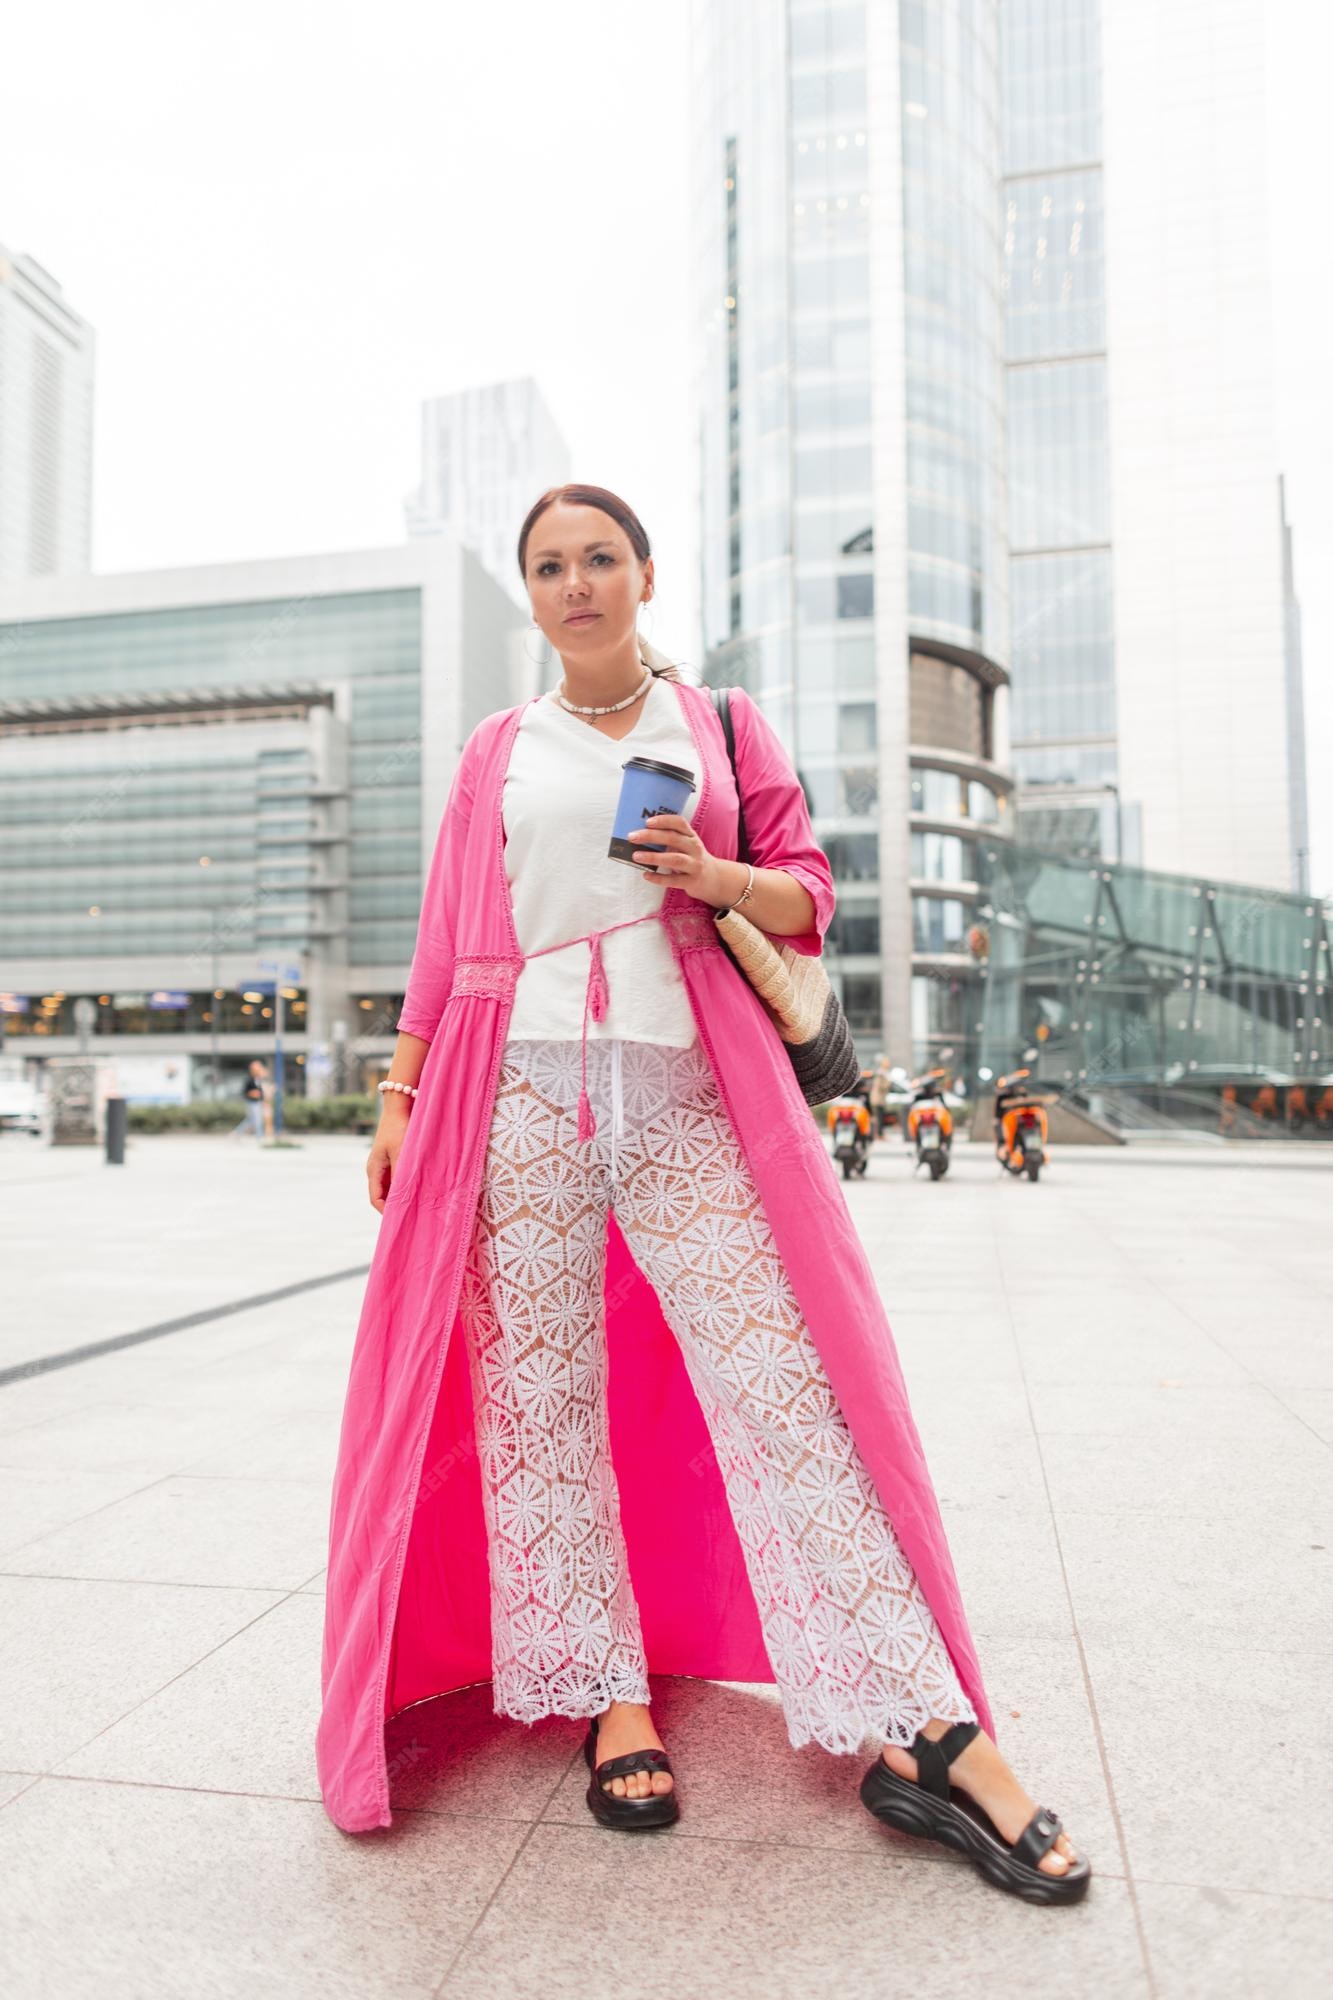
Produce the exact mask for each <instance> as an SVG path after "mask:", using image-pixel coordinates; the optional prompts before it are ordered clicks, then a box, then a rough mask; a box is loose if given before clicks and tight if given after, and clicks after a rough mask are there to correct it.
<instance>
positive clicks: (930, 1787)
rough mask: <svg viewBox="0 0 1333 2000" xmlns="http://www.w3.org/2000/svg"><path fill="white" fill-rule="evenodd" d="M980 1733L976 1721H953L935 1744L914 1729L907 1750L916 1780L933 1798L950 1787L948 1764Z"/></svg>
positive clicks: (945, 1795)
mask: <svg viewBox="0 0 1333 2000" xmlns="http://www.w3.org/2000/svg"><path fill="white" fill-rule="evenodd" d="M980 1732H981V1724H980V1723H979V1722H955V1723H954V1725H953V1727H952V1728H951V1729H946V1730H945V1732H944V1734H943V1736H941V1737H940V1739H939V1741H938V1743H933V1742H932V1741H931V1739H930V1738H929V1737H928V1736H925V1735H923V1734H922V1732H921V1731H920V1730H918V1731H917V1733H916V1739H915V1741H914V1742H913V1744H912V1749H911V1755H912V1756H913V1757H915V1758H916V1781H917V1783H918V1784H919V1785H921V1786H922V1787H923V1788H924V1789H925V1790H926V1791H928V1792H930V1793H931V1794H932V1795H933V1797H935V1798H937V1799H947V1798H948V1796H949V1790H950V1787H949V1766H950V1764H952V1762H953V1760H954V1758H955V1757H957V1756H959V1755H960V1754H961V1752H962V1751H964V1750H966V1748H967V1746H968V1744H969V1743H970V1742H971V1741H972V1738H973V1737H974V1736H977V1735H979V1734H980Z"/></svg>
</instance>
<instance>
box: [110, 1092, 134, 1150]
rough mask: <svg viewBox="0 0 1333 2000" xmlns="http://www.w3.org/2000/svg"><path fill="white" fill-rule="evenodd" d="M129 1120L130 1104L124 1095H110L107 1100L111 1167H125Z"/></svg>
mask: <svg viewBox="0 0 1333 2000" xmlns="http://www.w3.org/2000/svg"><path fill="white" fill-rule="evenodd" d="M128 1122H129V1106H128V1105H127V1104H126V1102H125V1099H124V1098H123V1097H108V1098H107V1100H106V1163H107V1165H108V1166H109V1167H123V1166H124V1164H125V1128H126V1126H127V1124H128Z"/></svg>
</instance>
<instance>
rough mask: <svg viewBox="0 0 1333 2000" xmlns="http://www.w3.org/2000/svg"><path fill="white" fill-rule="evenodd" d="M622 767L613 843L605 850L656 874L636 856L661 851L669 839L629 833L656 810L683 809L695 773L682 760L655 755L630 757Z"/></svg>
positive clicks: (614, 858)
mask: <svg viewBox="0 0 1333 2000" xmlns="http://www.w3.org/2000/svg"><path fill="white" fill-rule="evenodd" d="M621 769H622V770H623V772H624V773H625V775H624V777H623V778H622V779H621V781H620V803H619V805H618V806H617V807H616V817H615V824H614V825H613V826H612V828H611V845H610V846H609V847H608V848H607V850H606V851H607V853H608V854H609V855H610V856H611V859H612V860H613V861H628V862H629V864H630V867H631V868H637V869H638V870H639V873H640V874H641V875H642V874H644V873H645V872H647V873H649V874H653V873H655V872H656V871H655V870H652V869H649V870H647V871H645V870H644V868H643V866H642V864H641V863H640V862H637V861H636V860H635V859H634V856H635V854H636V853H641V852H642V851H643V849H644V848H648V849H650V850H651V852H652V853H654V854H661V853H662V852H663V851H664V849H665V847H666V842H665V841H661V840H630V839H629V838H628V836H629V835H630V834H631V833H632V832H633V830H634V828H635V827H638V826H642V825H643V823H644V821H645V820H649V819H651V818H652V817H653V815H654V814H655V813H683V812H684V810H685V801H686V800H687V799H688V798H689V795H690V793H691V792H692V791H693V790H694V773H693V771H687V770H685V769H684V768H683V767H682V766H681V765H679V764H661V763H659V762H658V760H657V758H656V757H628V758H626V760H625V762H624V763H623V764H622V765H621Z"/></svg>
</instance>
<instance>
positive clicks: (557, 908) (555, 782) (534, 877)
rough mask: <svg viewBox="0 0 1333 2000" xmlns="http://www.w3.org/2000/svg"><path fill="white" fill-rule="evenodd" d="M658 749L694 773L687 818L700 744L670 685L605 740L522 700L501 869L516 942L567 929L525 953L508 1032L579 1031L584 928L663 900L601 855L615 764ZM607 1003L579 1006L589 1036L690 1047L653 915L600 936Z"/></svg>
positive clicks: (658, 885)
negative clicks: (596, 1014) (629, 725)
mask: <svg viewBox="0 0 1333 2000" xmlns="http://www.w3.org/2000/svg"><path fill="white" fill-rule="evenodd" d="M627 757H655V758H658V759H660V760H661V761H662V762H664V763H668V764H679V765H682V766H683V767H684V768H685V769H686V770H689V771H693V772H694V774H695V790H694V791H693V792H691V793H690V795H689V797H688V799H687V800H686V803H685V806H684V809H683V811H684V817H685V818H686V819H691V818H693V815H694V808H695V805H696V803H697V801H698V797H699V792H698V785H699V782H700V777H701V774H700V771H699V753H698V751H697V750H696V749H695V745H694V738H693V737H692V736H691V734H690V729H689V724H688V723H687V721H686V719H685V714H684V710H683V708H682V705H681V698H680V696H679V694H678V693H677V692H676V689H675V686H674V684H673V683H672V682H670V681H667V680H663V679H661V678H657V679H655V680H654V681H653V684H652V686H651V687H650V688H649V689H648V692H647V694H646V695H645V696H644V697H643V701H642V704H641V706H640V709H639V719H638V721H637V722H636V723H635V725H634V727H633V729H632V730H631V731H630V733H629V735H628V736H623V737H622V738H621V739H620V741H619V742H614V741H613V740H612V739H611V738H610V737H609V736H603V735H602V733H601V731H600V730H597V729H593V728H591V727H590V726H589V724H588V723H586V722H584V721H582V720H581V719H580V718H579V717H578V716H577V715H571V714H570V713H569V712H568V710H567V709H564V708H562V707H561V706H560V704H559V702H558V701H557V700H556V699H555V696H554V694H551V693H547V694H544V695H542V696H541V697H540V698H539V699H538V700H536V701H530V702H528V703H527V705H526V706H525V708H524V710H523V714H522V717H521V719H520V722H519V726H518V730H517V732H516V734H515V737H514V742H513V747H512V749H511V751H510V756H509V762H508V765H507V767H506V770H505V779H504V787H503V791H502V794H501V816H502V819H503V823H504V829H505V849H504V859H505V873H506V875H507V877H508V880H509V889H510V895H511V898H512V900H513V905H514V926H515V929H516V930H517V932H518V942H519V946H520V949H521V950H522V951H524V952H530V951H538V950H540V949H541V948H542V947H543V946H544V945H559V944H561V943H562V942H563V941H564V940H566V939H570V938H575V939H578V940H579V941H578V942H577V943H574V944H570V945H569V947H568V949H566V950H558V951H548V952H546V954H545V955H544V956H543V957H541V958H530V959H528V961H527V963H526V964H525V965H524V967H523V969H522V971H521V972H520V973H519V976H518V981H517V983H516V985H515V988H514V1004H513V1010H512V1012H511V1014H510V1019H509V1027H508V1035H509V1038H510V1039H511V1040H513V1041H578V1039H579V1037H580V1035H581V1033H582V1029H583V1012H584V1004H583V1003H584V996H585V994H586V991H587V984H588V960H589V947H588V945H587V943H586V942H585V941H584V933H585V932H587V931H591V930H600V929H602V928H603V926H605V925H607V924H616V923H622V922H624V920H625V919H626V918H628V917H637V916H641V915H642V914H643V912H644V911H645V910H657V909H660V908H661V904H662V899H663V897H664V896H665V894H666V891H667V888H668V887H669V886H670V885H669V884H668V883H667V882H665V881H656V880H654V878H653V877H652V876H651V875H641V874H640V872H639V868H638V866H636V865H633V864H631V863H628V862H624V861H613V860H612V859H611V857H610V855H609V854H608V853H607V851H606V850H607V845H608V843H609V841H610V839H611V827H612V823H613V822H614V819H615V813H616V805H617V803H618V801H619V798H620V784H621V778H622V775H623V773H622V770H621V766H622V765H623V764H624V762H625V759H626V758H627ZM602 964H603V967H604V968H605V971H606V984H607V995H608V1005H607V1010H606V1013H605V1015H604V1016H603V1018H602V1019H601V1020H600V1021H595V1020H594V1019H593V1018H592V1014H591V1010H590V1011H589V1014H588V1038H589V1040H590V1041H591V1040H598V1041H601V1040H605V1039H607V1038H609V1037H610V1036H613V1035H614V1036H621V1037H624V1038H625V1039H627V1040H632V1041H638V1042H658V1043H662V1044H664V1045H666V1046H669V1047H672V1048H688V1047H690V1045H691V1044H692V1043H693V1042H694V1041H695V1039H696V1037H697V1033H698V1030H697V1026H696V1023H695V1019H694V1014H693V1011H692V1009H691V1007H690V1001H689V995H688V994H687V992H686V991H685V984H684V981H683V980H682V978H681V975H680V968H679V967H678V965H677V964H676V960H675V956H674V954H673V953H672V950H671V943H670V940H669V939H668V937H667V934H666V931H665V929H664V928H663V926H662V925H661V924H660V923H655V922H649V923H642V924H635V925H633V926H632V927H631V928H629V929H627V930H621V931H612V932H611V934H610V935H609V936H608V937H604V938H603V939H602Z"/></svg>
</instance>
